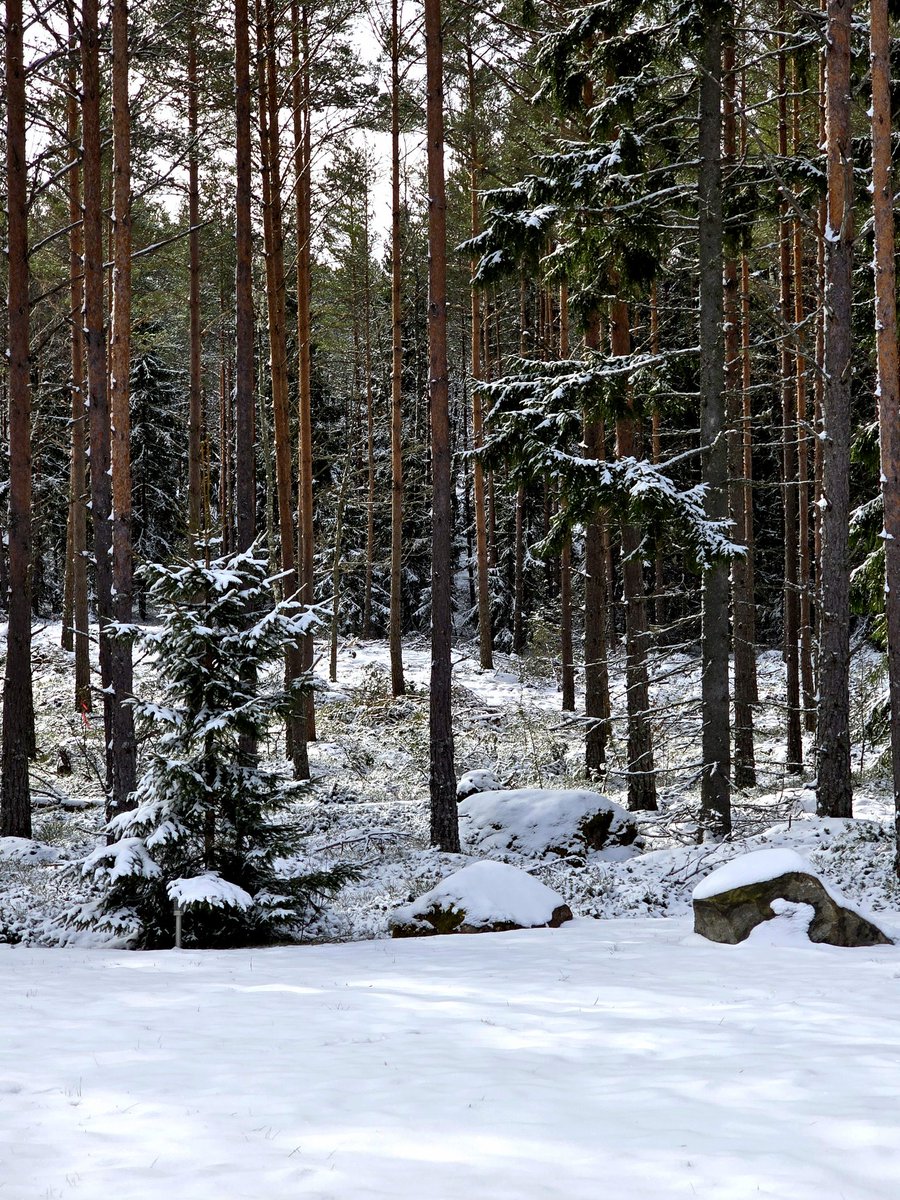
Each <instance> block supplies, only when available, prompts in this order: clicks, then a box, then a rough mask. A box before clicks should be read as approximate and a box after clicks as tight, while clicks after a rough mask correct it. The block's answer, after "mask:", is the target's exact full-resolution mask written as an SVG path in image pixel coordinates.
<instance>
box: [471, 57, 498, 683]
mask: <svg viewBox="0 0 900 1200" xmlns="http://www.w3.org/2000/svg"><path fill="white" fill-rule="evenodd" d="M466 62H467V67H468V76H469V195H470V224H469V229H470V233H471V236H472V237H475V236H476V235H477V234H478V232H479V231H480V228H481V222H480V219H479V209H478V178H479V172H480V162H479V156H478V134H477V130H476V125H475V117H476V105H475V66H474V62H473V59H472V46H471V43H469V44H468V45H467V46H466ZM474 270H475V262H474V260H473V263H472V271H473V273H474ZM471 296H472V302H471V321H472V326H471V339H472V366H471V370H472V441H473V444H474V448H475V450H479V449H480V448H481V446H482V445H483V444H484V413H483V410H482V400H481V392H480V391H479V388H478V383H479V381H480V380H481V379H482V378H483V374H482V369H481V335H482V330H481V292H480V291H479V289H478V288H477V287H475V286H473V287H472V292H471ZM473 490H474V494H475V559H476V569H477V575H478V657H479V662H480V663H481V668H482V670H485V671H490V670H491V669H492V668H493V666H494V643H493V634H492V631H491V593H490V580H489V576H488V545H487V542H488V538H487V520H486V511H485V494H484V467H483V466H482V464H481V460H480V459H479V458H476V459H475V463H474V467H473Z"/></svg>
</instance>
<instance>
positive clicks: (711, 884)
mask: <svg viewBox="0 0 900 1200" xmlns="http://www.w3.org/2000/svg"><path fill="white" fill-rule="evenodd" d="M791 871H794V872H796V871H799V872H801V873H802V874H805V875H813V876H814V877H815V878H817V879H818V878H819V873H818V871H816V870H815V868H814V867H813V866H812V865H811V864H810V863H808V862H807V861H806V859H805V858H803V857H801V855H799V854H797V852H796V851H795V850H785V849H783V848H778V849H772V850H754V851H752V852H751V853H750V854H741V855H740V856H739V857H738V858H733V859H732V860H731V861H730V862H727V863H725V864H724V866H721V867H718V868H717V869H716V870H715V871H713V873H712V874H711V875H707V877H706V878H705V879H704V880H702V881H701V882H700V883H698V884H697V886H696V887H695V888H694V899H695V900H708V899H709V897H710V896H719V895H721V894H722V892H730V891H732V890H733V889H734V888H740V887H748V886H749V885H750V884H752V883H764V882H765V881H766V880H767V879H777V878H778V877H779V875H787V874H788V873H789V872H791Z"/></svg>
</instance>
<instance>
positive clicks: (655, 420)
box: [650, 280, 666, 631]
mask: <svg viewBox="0 0 900 1200" xmlns="http://www.w3.org/2000/svg"><path fill="white" fill-rule="evenodd" d="M650 353H651V354H659V299H658V295H657V285H656V281H655V280H654V282H653V285H652V288H651V292H650ZM650 420H651V426H650V460H651V462H654V463H658V462H659V461H660V460H661V458H662V452H661V442H660V427H659V406H658V405H654V408H653V414H652V416H651V418H650ZM653 576H654V578H653V620H654V621H655V622H656V625H657V627H658V628H659V630H660V631H661V630H662V628H663V626H664V625H665V623H666V594H665V593H666V580H665V573H664V571H663V552H662V544H661V542H659V541H657V545H656V553H655V554H654V556H653Z"/></svg>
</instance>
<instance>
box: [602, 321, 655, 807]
mask: <svg viewBox="0 0 900 1200" xmlns="http://www.w3.org/2000/svg"><path fill="white" fill-rule="evenodd" d="M610 345H611V348H612V352H613V354H614V355H623V354H629V353H630V352H631V330H630V325H629V317H628V306H627V305H626V304H625V303H624V302H623V301H621V300H614V301H613V302H612V305H611V306H610ZM635 450H636V447H635V418H634V415H633V413H632V412H631V411H630V408H629V411H628V412H626V413H625V414H623V415H622V416H620V417H618V418H617V419H616V457H617V458H631V457H634V456H635ZM621 537H622V588H623V594H624V599H625V679H626V685H625V697H626V706H627V712H628V807H629V808H630V809H632V810H643V809H649V810H653V809H655V808H656V806H657V805H656V769H655V766H654V762H653V732H652V729H651V726H650V683H649V678H648V673H647V656H648V653H649V650H650V633H649V630H648V627H647V597H646V594H645V592H644V563H643V555H642V553H641V547H642V544H643V537H642V535H641V531H640V529H639V528H638V527H637V526H636V525H632V524H631V523H630V522H628V521H624V520H623V521H622V525H621Z"/></svg>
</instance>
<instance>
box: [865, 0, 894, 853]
mask: <svg viewBox="0 0 900 1200" xmlns="http://www.w3.org/2000/svg"><path fill="white" fill-rule="evenodd" d="M870 12H871V38H870V48H871V57H872V110H871V112H872V205H873V210H874V222H875V344H876V347H877V351H878V389H877V395H878V424H879V431H880V441H881V494H882V497H883V498H884V533H885V537H884V583H885V586H884V605H885V614H886V618H887V641H888V680H889V688H890V700H891V770H892V780H893V785H894V823H895V832H896V852H895V858H894V869H895V871H896V873H897V874H898V875H900V365H898V355H897V292H896V272H895V266H894V204H893V200H894V188H893V182H892V171H891V59H890V49H891V39H890V26H889V22H888V6H887V0H872V3H871V5H870Z"/></svg>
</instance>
